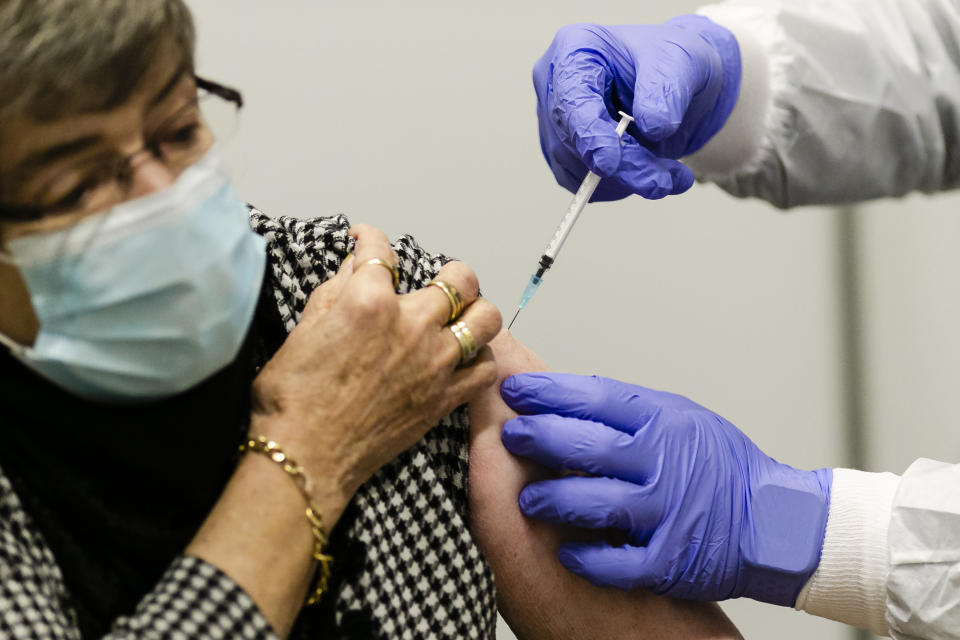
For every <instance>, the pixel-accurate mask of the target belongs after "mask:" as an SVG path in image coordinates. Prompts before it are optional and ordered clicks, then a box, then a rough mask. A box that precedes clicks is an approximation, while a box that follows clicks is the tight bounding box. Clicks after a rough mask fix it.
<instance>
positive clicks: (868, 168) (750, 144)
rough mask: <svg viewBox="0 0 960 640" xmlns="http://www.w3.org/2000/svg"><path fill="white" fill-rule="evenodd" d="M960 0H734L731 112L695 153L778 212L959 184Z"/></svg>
mask: <svg viewBox="0 0 960 640" xmlns="http://www.w3.org/2000/svg"><path fill="white" fill-rule="evenodd" d="M958 5H960V0H729V1H728V2H724V3H721V4H716V5H710V6H707V7H704V8H702V9H701V10H700V13H702V14H704V15H706V16H707V17H708V18H710V19H711V20H713V21H714V22H717V23H718V24H720V25H722V26H724V27H726V28H728V29H729V30H730V31H732V32H733V33H734V35H735V36H736V38H737V41H738V42H739V44H740V51H741V60H742V63H743V77H742V80H741V91H740V96H739V98H738V101H737V105H736V106H735V108H734V110H733V113H732V114H731V116H730V118H729V119H728V121H727V123H726V124H725V125H724V127H723V128H722V129H721V130H720V132H719V133H718V134H717V135H716V136H714V138H713V139H712V140H711V141H710V142H709V143H708V144H707V145H706V146H705V147H704V148H703V149H701V150H700V151H698V152H697V153H695V154H693V155H691V156H689V157H688V158H686V159H685V160H686V162H687V163H688V164H689V165H690V166H691V167H692V168H693V170H694V172H695V174H696V175H697V177H698V179H701V180H709V181H713V182H715V183H717V184H718V185H720V186H721V187H722V188H723V189H725V190H727V191H729V192H730V193H732V194H734V195H737V196H755V197H760V198H763V199H765V200H768V201H769V202H771V203H773V204H774V205H776V206H779V207H791V206H795V205H804V204H839V203H847V202H856V201H862V200H867V199H871V198H879V197H885V196H900V195H904V194H906V193H909V192H911V191H923V192H928V193H930V192H935V191H940V190H944V189H950V188H954V187H956V186H960V6H958Z"/></svg>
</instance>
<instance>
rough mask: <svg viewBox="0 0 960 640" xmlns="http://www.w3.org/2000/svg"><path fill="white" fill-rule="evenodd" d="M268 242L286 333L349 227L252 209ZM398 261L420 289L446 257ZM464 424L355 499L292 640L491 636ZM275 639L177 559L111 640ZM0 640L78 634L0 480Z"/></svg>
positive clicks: (402, 460) (43, 556)
mask: <svg viewBox="0 0 960 640" xmlns="http://www.w3.org/2000/svg"><path fill="white" fill-rule="evenodd" d="M251 223H252V225H253V227H254V228H255V229H256V230H257V232H258V233H260V234H261V235H263V236H264V237H265V238H266V239H267V243H268V248H269V255H270V258H269V268H270V269H271V270H272V276H273V286H274V295H275V296H276V301H277V306H278V309H279V311H280V315H281V317H282V318H283V321H284V323H285V325H286V328H287V329H288V330H290V329H292V328H293V327H294V326H295V325H296V322H297V321H298V320H299V318H300V313H301V312H302V311H303V308H304V305H305V303H306V300H307V298H308V296H309V295H310V293H311V292H312V291H313V289H314V288H316V287H317V286H319V285H320V284H321V283H322V282H324V281H325V280H326V279H328V278H330V277H332V276H333V274H334V273H336V270H337V269H338V268H339V266H340V262H341V261H342V260H343V258H344V257H345V256H346V253H347V251H348V249H349V245H350V240H349V237H348V234H347V230H348V229H349V223H348V222H347V220H346V219H345V218H344V217H342V216H338V217H335V218H322V219H315V220H300V219H293V218H280V219H277V220H274V219H271V218H268V217H266V216H265V215H263V214H262V213H260V212H259V211H256V210H251ZM394 249H395V250H396V252H397V254H398V255H399V257H400V272H401V279H400V292H401V293H405V292H407V291H411V290H415V289H418V288H421V287H423V286H424V285H426V283H427V282H429V280H430V278H431V277H433V276H434V275H435V274H436V272H437V271H438V270H439V268H440V266H441V265H442V263H443V260H444V259H443V258H442V257H433V256H430V255H428V254H427V253H426V252H424V251H423V250H422V249H421V248H420V247H419V246H418V245H417V244H416V242H414V241H413V239H412V238H410V237H404V238H401V239H400V240H399V241H398V242H397V243H396V244H395V245H394ZM468 427H469V425H468V421H467V415H466V411H465V409H464V408H461V409H458V410H457V411H456V412H454V413H453V414H452V415H450V416H448V417H446V418H444V419H443V420H442V421H441V422H440V424H439V425H438V426H437V427H436V428H434V429H433V430H432V431H431V432H430V433H428V434H427V436H426V437H425V438H424V439H423V440H422V441H421V442H419V443H418V444H417V445H415V446H414V447H413V448H411V449H410V450H409V451H407V452H406V453H404V454H403V455H401V456H400V457H399V458H397V459H396V460H395V461H394V462H392V463H391V464H389V465H388V466H387V467H385V468H384V469H382V470H381V471H380V472H378V473H377V474H376V475H375V476H374V477H373V478H371V479H370V481H369V482H367V483H366V484H365V485H364V486H363V487H362V488H361V489H360V491H359V492H358V494H357V495H356V497H355V498H354V501H353V502H352V504H351V507H350V508H349V509H348V510H347V512H346V513H345V514H344V516H343V517H342V519H341V521H340V523H339V524H338V526H337V530H336V531H335V533H334V536H333V540H332V553H333V555H334V556H335V558H336V564H335V565H334V580H333V583H332V591H331V593H329V594H328V595H327V597H326V598H325V599H324V601H323V604H322V605H321V606H320V607H318V608H311V609H306V610H304V613H303V614H302V615H301V619H300V620H299V621H298V625H297V627H296V628H295V630H294V634H298V633H299V634H300V635H301V636H302V637H311V638H313V637H317V638H320V637H322V638H347V637H350V638H385V639H386V638H391V639H392V638H398V639H406V638H411V639H413V638H416V639H420V638H424V639H426V638H436V639H454V638H458V639H459V638H493V637H494V634H495V618H496V605H495V594H494V587H493V578H492V574H491V572H490V569H489V567H488V565H487V564H486V562H485V561H484V559H483V557H482V556H481V554H480V551H479V549H478V548H477V546H476V544H475V543H474V541H473V539H472V537H471V535H470V532H469V529H468V527H467V521H466V518H467V493H466V491H467V486H466V483H467V452H468V442H469V440H468V435H469V433H468V431H469V429H468ZM108 637H109V638H110V639H120V638H124V639H127V638H158V639H168V638H169V639H174V638H177V639H204V640H205V639H214V640H219V639H221V638H229V639H232V638H246V639H251V640H252V639H257V640H260V639H263V640H267V639H270V640H272V639H273V638H275V637H276V636H275V635H274V633H273V632H272V630H271V629H270V627H269V625H268V623H267V622H266V620H265V619H264V617H263V616H262V614H261V613H260V612H259V610H258V609H257V607H256V605H255V604H254V602H253V601H252V600H251V599H250V598H249V596H247V594H246V593H245V592H244V591H243V590H242V589H241V588H240V587H239V586H238V585H237V584H236V583H234V582H233V581H232V580H231V579H230V578H229V577H227V576H226V575H225V574H223V573H222V572H221V571H219V570H218V569H217V568H216V567H214V566H212V565H210V564H208V563H206V562H204V561H202V560H199V559H196V558H191V557H186V556H181V557H178V558H176V559H174V560H173V562H172V564H171V566H170V568H169V569H168V570H167V572H166V573H165V575H164V577H163V578H162V579H161V581H160V582H159V583H158V584H157V585H156V587H155V588H154V589H153V591H151V592H150V593H149V594H147V596H146V597H144V598H143V599H142V600H141V601H140V603H139V605H138V606H137V608H136V610H135V611H134V612H133V613H132V614H131V615H129V616H124V617H121V618H118V619H117V620H116V621H115V623H114V626H113V629H112V631H111V633H110V635H109V636H108ZM0 638H17V639H21V638H22V639H25V640H48V639H50V640H54V639H56V640H59V639H71V640H77V639H79V638H80V632H79V631H78V629H77V624H76V619H75V615H74V613H73V611H72V610H71V607H70V599H69V594H68V593H67V591H66V587H65V586H64V581H63V576H62V574H61V571H60V569H59V567H58V566H57V564H56V561H55V560H54V557H53V554H52V552H51V551H50V549H49V547H48V546H47V544H46V543H45V542H44V540H43V538H42V536H41V535H40V534H39V533H38V532H37V530H36V529H35V528H34V527H33V526H32V525H31V523H30V519H29V516H28V515H27V513H26V511H25V510H24V508H23V506H22V504H21V502H20V500H19V499H18V497H17V495H16V493H15V492H14V489H13V487H12V485H11V484H10V482H9V480H8V479H7V478H6V476H4V475H3V473H2V471H0Z"/></svg>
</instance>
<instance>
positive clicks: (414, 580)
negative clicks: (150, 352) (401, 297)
mask: <svg viewBox="0 0 960 640" xmlns="http://www.w3.org/2000/svg"><path fill="white" fill-rule="evenodd" d="M252 215H253V220H254V227H255V228H256V229H257V231H258V232H259V233H260V234H261V235H263V236H264V237H265V238H266V239H267V243H268V245H269V246H270V247H271V253H272V257H271V260H270V264H271V266H272V268H273V275H274V277H275V279H276V281H277V282H278V283H279V285H280V286H278V287H276V288H275V291H276V293H277V296H278V299H277V304H278V307H279V309H280V313H281V316H282V318H283V319H284V322H285V323H286V326H287V329H288V330H290V329H292V328H293V327H294V326H295V324H296V322H297V321H298V320H299V318H300V313H301V312H302V311H303V308H304V305H305V304H306V301H307V298H308V296H309V295H310V293H311V292H312V291H313V289H314V288H315V287H317V286H319V285H320V283H322V282H323V281H325V280H326V279H327V278H330V277H333V275H334V274H335V273H336V271H337V269H338V268H339V267H340V263H341V261H342V260H343V259H344V258H345V257H346V255H347V252H348V250H349V246H348V245H349V237H348V234H347V231H348V229H349V227H350V225H349V223H348V222H347V220H346V218H344V217H342V216H338V217H335V218H329V219H323V220H310V221H304V220H299V219H294V218H280V219H279V220H273V219H271V218H268V217H266V216H264V215H262V214H258V212H256V211H254V212H253V214H252ZM394 250H395V251H396V252H397V255H398V256H399V258H400V263H399V268H400V286H399V291H400V293H407V292H408V291H413V290H416V289H419V288H421V287H424V286H426V284H427V283H428V282H429V281H430V279H431V278H432V277H433V276H434V275H436V273H437V271H439V270H440V267H441V266H442V264H443V262H444V258H443V257H442V256H430V255H429V254H427V253H426V252H425V251H424V250H423V249H421V248H420V247H419V246H418V245H417V243H416V242H415V241H414V240H413V238H411V237H409V236H404V237H403V238H401V239H400V240H399V241H397V242H396V243H395V244H394ZM468 446H469V423H468V419H467V412H466V409H465V408H462V407H461V408H460V409H458V410H457V411H455V412H454V413H453V414H451V415H450V416H447V417H446V418H444V419H443V420H441V422H440V424H439V425H437V427H435V428H434V429H433V430H431V431H430V432H429V433H428V434H427V436H426V437H425V438H424V439H423V440H421V441H420V442H419V443H418V444H417V445H415V446H414V447H413V448H412V449H410V450H408V451H407V452H405V453H404V454H403V455H401V456H400V457H399V458H397V459H396V460H395V461H394V462H392V463H391V464H389V465H387V466H386V467H384V468H383V469H381V470H380V471H379V472H378V473H377V474H376V475H374V476H373V478H371V479H370V481H369V482H367V483H366V484H365V485H364V486H363V487H362V488H361V489H360V491H359V492H358V494H357V495H356V497H355V498H354V501H353V505H352V507H351V509H350V511H348V512H347V514H346V515H345V517H344V520H342V521H341V523H340V524H339V525H338V528H339V530H338V532H337V535H336V536H335V538H334V549H333V555H334V557H335V558H338V560H337V562H338V563H339V564H341V565H345V564H347V563H351V564H352V566H351V567H349V569H348V570H347V571H346V572H345V573H339V574H338V573H337V571H336V569H335V571H334V574H335V581H334V588H335V593H334V594H331V595H332V596H333V597H332V598H330V600H331V601H332V602H331V603H328V606H330V607H332V608H333V618H334V623H335V625H336V629H337V631H336V634H333V637H370V638H373V637H380V638H401V639H407V638H438V639H439V638H451V639H452V638H493V637H494V635H495V626H496V604H495V593H494V587H493V577H492V574H491V572H490V569H489V566H488V565H487V563H486V561H485V560H484V559H483V557H482V556H481V554H480V550H479V549H478V548H477V546H476V544H475V543H474V541H473V538H472V537H471V535H470V531H469V528H468V527H467V521H466V518H467V453H468Z"/></svg>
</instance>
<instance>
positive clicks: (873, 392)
mask: <svg viewBox="0 0 960 640" xmlns="http://www.w3.org/2000/svg"><path fill="white" fill-rule="evenodd" d="M188 4H189V5H190V6H191V7H192V9H193V10H194V14H195V16H196V20H197V24H198V29H199V68H198V70H199V72H200V73H201V74H203V75H206V76H208V77H210V78H211V79H214V80H217V81H220V82H223V83H226V84H229V85H233V86H236V87H238V88H239V89H241V90H242V91H243V93H244V96H245V98H246V99H247V106H246V107H245V108H244V110H243V116H242V118H243V120H242V123H241V128H240V132H239V134H238V135H237V137H236V139H235V140H234V141H233V142H232V145H231V150H230V162H231V163H232V165H233V167H234V169H235V171H236V178H237V182H238V187H239V191H240V193H241V195H242V196H243V197H244V198H246V199H247V200H249V201H250V202H252V203H254V204H256V205H257V206H258V207H260V208H262V209H263V210H264V211H265V212H267V213H268V214H270V215H273V216H279V215H292V216H300V217H308V216H317V215H332V214H336V213H345V214H347V215H348V216H349V217H350V219H351V220H352V221H354V222H366V223H370V224H373V225H375V226H377V227H380V228H381V229H383V230H384V231H386V232H387V234H388V235H390V236H391V237H396V236H398V235H400V234H404V233H409V234H412V235H413V236H415V237H416V238H417V239H418V240H419V241H420V243H421V244H422V245H423V246H424V247H425V248H426V249H428V250H430V251H434V252H442V253H446V254H448V255H451V256H456V257H459V258H461V259H463V260H465V261H467V262H468V263H469V264H470V265H471V266H472V267H473V268H474V269H475V270H476V271H477V273H478V274H479V276H480V281H481V286H482V289H483V292H484V294H485V295H486V296H487V297H488V298H489V299H491V300H492V301H493V302H495V303H496V304H497V305H499V306H500V308H501V309H502V310H503V313H504V315H505V316H506V318H507V319H509V318H510V317H511V316H512V314H513V311H514V309H515V308H516V303H517V301H518V299H519V296H520V293H521V290H522V288H523V286H524V284H525V283H526V280H527V278H528V277H529V275H530V273H531V271H532V270H533V269H534V268H535V266H536V261H537V259H538V257H539V255H540V252H541V251H542V250H543V247H544V246H545V245H546V243H547V240H548V239H549V238H550V235H551V234H552V232H553V228H554V226H555V224H556V223H557V222H558V221H559V218H560V216H561V215H562V213H563V212H564V210H565V208H566V206H567V204H568V202H569V199H570V194H568V193H567V192H565V191H564V190H562V189H561V188H560V187H558V186H557V185H556V184H555V182H554V180H553V176H552V174H551V173H550V171H549V169H548V168H547V166H546V163H545V162H544V161H543V158H542V157H541V154H540V148H539V144H538V138H537V126H536V113H535V104H536V103H535V97H534V93H533V89H532V84H531V78H530V73H531V69H532V66H533V63H534V61H535V60H536V59H537V58H538V57H539V56H540V55H541V54H542V52H543V51H544V50H545V48H546V47H547V45H548V44H549V42H550V40H551V39H552V37H553V34H554V32H555V31H556V29H557V28H558V27H560V26H562V25H564V24H567V23H570V22H585V21H589V22H599V23H624V22H661V21H663V20H665V19H667V18H669V17H671V16H673V15H677V14H681V13H688V12H691V11H693V10H695V9H696V8H697V6H699V4H700V3H697V2H691V1H690V0H670V1H667V0H646V1H645V2H642V3H638V2H635V1H633V0H590V1H589V2H588V1H586V0H554V1H553V2H549V3H547V2H537V3H532V2H529V3H516V2H507V1H505V0H488V1H487V2H483V3H463V2H451V1H449V0H446V1H442V2H441V1H439V0H437V1H416V2H403V3H399V2H389V3H388V2H380V1H368V2H349V3H348V2H338V3H332V2H323V3H321V2H315V1H313V0H273V1H271V2H262V1H259V0H231V2H223V1H222V0H188ZM958 205H960V198H958V197H957V196H939V197H935V198H930V197H924V196H915V197H911V198H908V199H905V200H902V201H895V202H882V203H876V204H870V205H868V206H864V207H861V208H858V209H845V210H838V209H826V208H806V209H798V210H794V211H791V212H790V213H783V212H779V211H777V210H775V209H773V208H772V207H770V206H768V205H766V204H764V203H761V202H755V201H744V200H737V199H734V198H732V197H730V196H728V195H727V194H725V193H723V192H722V191H720V190H719V189H717V188H715V187H713V186H712V185H701V184H698V185H695V186H694V188H693V189H692V190H691V191H690V192H689V193H687V194H685V195H683V196H680V197H675V198H672V199H667V200H663V201H658V202H647V201H643V200H640V199H638V198H634V199H631V200H626V201H621V202H616V203H601V204H593V205H590V206H589V207H588V208H587V210H586V211H585V213H584V216H583V217H582V218H581V221H580V222H579V224H578V227H577V229H576V230H575V231H574V233H573V235H572V236H571V239H570V241H569V242H568V243H567V245H566V247H565V248H564V253H563V254H562V255H561V256H560V259H559V260H558V262H557V264H556V266H555V267H554V268H553V269H552V271H551V273H550V275H549V277H548V279H547V280H546V282H545V284H544V285H543V287H542V288H541V290H540V292H539V293H538V295H537V297H536V298H535V299H534V301H533V302H532V303H531V305H530V306H529V307H528V308H527V309H526V310H525V311H524V312H523V313H522V314H521V316H520V319H519V320H518V322H517V325H516V326H515V327H514V333H515V334H516V336H517V337H518V338H520V339H521V340H522V341H524V342H525V343H526V344H528V345H529V346H531V347H532V348H533V349H534V350H535V351H537V352H538V353H539V354H540V355H541V356H542V357H543V358H544V359H545V360H546V361H547V362H548V363H549V364H550V365H551V367H553V368H554V369H557V370H563V371H570V372H575V373H582V374H591V373H598V374H602V375H606V376H612V377H617V378H621V379H624V380H628V381H632V382H636V383H639V384H643V385H646V386H651V387H655V388H661V389H669V390H671V391H674V392H678V393H682V394H684V395H687V396H689V397H691V398H693V399H695V400H697V401H698V402H700V403H701V404H704V405H706V406H708V407H710V408H711V409H713V410H715V411H717V412H718V413H720V414H721V415H723V416H725V417H727V418H728V419H730V420H731V421H732V422H734V423H735V424H737V425H738V426H739V427H740V428H741V429H742V430H744V431H745V432H746V433H747V434H748V435H749V436H750V437H751V438H752V439H754V440H755V441H756V442H757V443H758V444H759V445H760V447H761V448H763V449H764V450H765V451H766V452H767V453H769V454H770V455H772V456H774V457H775V458H777V459H780V460H782V461H784V462H787V463H789V464H792V465H794V466H798V467H805V468H817V467H824V466H857V467H858V468H864V469H867V470H875V471H880V470H888V471H894V472H897V473H901V472H903V470H904V469H905V468H906V467H907V466H908V465H909V464H910V462H912V461H913V460H914V459H915V458H917V457H921V456H927V457H933V458H937V459H942V460H948V461H956V460H957V459H958V458H960V429H957V428H956V416H957V415H958V413H960V394H958V393H956V391H955V387H956V381H957V380H960V371H958V369H960V329H958V327H960V296H958V295H957V294H958V284H957V282H958V278H957V275H958V273H960V251H958V250H957V247H956V244H957V240H958V238H960V233H958V232H960V216H958V215H957V211H958ZM723 607H724V609H725V610H726V611H727V613H728V615H730V616H731V618H732V619H733V620H734V622H735V623H736V624H737V625H738V626H739V628H740V630H741V631H742V633H743V634H744V636H745V637H747V638H770V637H775V638H780V639H782V640H792V639H800V638H811V637H816V638H820V639H822V640H834V639H841V638H844V639H846V638H854V637H861V638H865V637H867V636H856V635H855V633H854V632H853V631H851V630H849V629H846V628H844V627H842V626H841V625H838V624H834V623H832V622H828V621H825V620H820V619H816V618H813V617H811V616H808V615H806V614H804V613H798V612H795V611H793V610H789V609H782V608H775V607H771V606H766V605H760V604H756V603H753V602H748V601H743V602H741V601H733V602H728V603H724V605H723ZM498 637H500V638H502V639H512V638H513V636H512V635H511V634H510V632H509V629H507V627H506V626H505V625H503V624H502V623H501V632H500V634H499V636H498Z"/></svg>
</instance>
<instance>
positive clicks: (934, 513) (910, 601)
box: [886, 458, 960, 640]
mask: <svg viewBox="0 0 960 640" xmlns="http://www.w3.org/2000/svg"><path fill="white" fill-rule="evenodd" d="M888 539H889V542H890V575H889V577H888V578H887V613H886V618H887V623H888V624H889V626H890V635H891V636H892V637H894V638H898V639H902V640H907V639H914V638H924V639H932V638H938V639H939V638H957V637H958V636H960V465H956V464H946V463H943V462H936V461H934V460H927V459H925V458H921V459H919V460H917V461H916V462H914V463H913V464H912V465H910V468H909V469H907V472H906V473H904V474H903V480H902V481H901V483H900V487H899V489H898V490H897V494H896V498H894V502H893V512H892V513H891V517H890V529H889V535H888Z"/></svg>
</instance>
